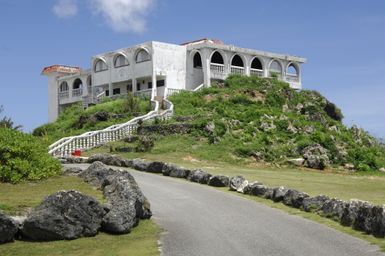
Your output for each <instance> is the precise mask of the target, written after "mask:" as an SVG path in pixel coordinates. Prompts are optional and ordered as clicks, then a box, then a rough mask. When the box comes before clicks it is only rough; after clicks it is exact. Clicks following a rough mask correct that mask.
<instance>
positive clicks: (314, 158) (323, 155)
mask: <svg viewBox="0 0 385 256" xmlns="http://www.w3.org/2000/svg"><path fill="white" fill-rule="evenodd" d="M302 155H303V158H304V159H305V162H304V165H305V166H306V167H309V168H313V169H319V170H323V169H325V167H326V166H328V165H329V164H330V161H329V157H328V155H327V150H326V149H325V148H323V147H322V146H321V145H319V144H313V145H310V146H308V147H306V148H304V149H303V150H302Z"/></svg>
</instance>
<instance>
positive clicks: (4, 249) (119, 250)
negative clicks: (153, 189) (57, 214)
mask: <svg viewBox="0 0 385 256" xmlns="http://www.w3.org/2000/svg"><path fill="white" fill-rule="evenodd" d="M70 189H75V190H77V191H80V192H82V193H84V194H87V195H91V196H93V197H95V198H97V199H98V200H99V201H101V202H103V201H104V199H103V196H102V193H101V191H99V190H96V189H95V188H93V187H91V186H89V185H88V184H87V183H85V182H83V181H82V180H81V179H79V178H76V177H67V176H58V177H53V178H50V179H47V180H44V181H39V182H26V183H22V184H17V185H12V184H4V183H0V209H1V210H3V211H5V212H6V213H9V214H22V213H25V212H26V211H27V210H28V208H30V207H34V206H36V205H38V204H39V203H40V202H41V200H42V199H43V198H44V197H46V196H48V195H49V194H51V193H55V192H57V191H59V190H70ZM159 233H160V230H159V227H158V226H157V225H155V223H154V222H153V221H151V220H142V221H141V222H140V224H139V226H138V227H136V228H135V229H133V231H132V232H131V233H130V234H127V235H109V234H105V233H99V234H98V235H97V236H96V237H89V238H81V239H77V240H72V241H55V242H25V241H16V242H14V243H8V244H3V245H0V255H1V256H7V255H10V256H11V255H12V256H18V255H20V256H24V255H30V256H33V255H36V256H37V255H39V256H40V255H52V256H54V255H74V256H75V255H87V256H94V255H95V256H96V255H103V256H104V255H130V256H131V255H132V256H149V255H159V252H158V245H157V241H158V238H159Z"/></svg>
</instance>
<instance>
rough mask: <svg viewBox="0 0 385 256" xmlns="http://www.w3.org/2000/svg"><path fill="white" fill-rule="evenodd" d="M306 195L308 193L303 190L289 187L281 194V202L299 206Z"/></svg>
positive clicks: (295, 206)
mask: <svg viewBox="0 0 385 256" xmlns="http://www.w3.org/2000/svg"><path fill="white" fill-rule="evenodd" d="M308 197H309V195H308V194H306V193H304V192H300V191H297V190H295V189H289V190H288V191H287V192H286V193H285V195H284V196H283V203H284V204H285V205H288V206H292V207H294V208H301V207H302V203H303V200H304V199H305V198H308Z"/></svg>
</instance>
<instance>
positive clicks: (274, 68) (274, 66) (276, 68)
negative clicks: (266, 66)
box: [270, 60, 282, 73]
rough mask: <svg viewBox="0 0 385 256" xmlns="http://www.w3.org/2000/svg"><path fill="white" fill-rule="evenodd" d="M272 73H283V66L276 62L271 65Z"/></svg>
mask: <svg viewBox="0 0 385 256" xmlns="http://www.w3.org/2000/svg"><path fill="white" fill-rule="evenodd" d="M270 71H273V72H277V73H281V72H282V66H281V64H280V63H279V62H278V61H276V60H274V61H273V62H272V63H271V64H270Z"/></svg>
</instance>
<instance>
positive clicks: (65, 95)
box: [59, 91, 70, 100]
mask: <svg viewBox="0 0 385 256" xmlns="http://www.w3.org/2000/svg"><path fill="white" fill-rule="evenodd" d="M69 97H70V93H69V91H64V92H59V100H62V99H68V98H69Z"/></svg>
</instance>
